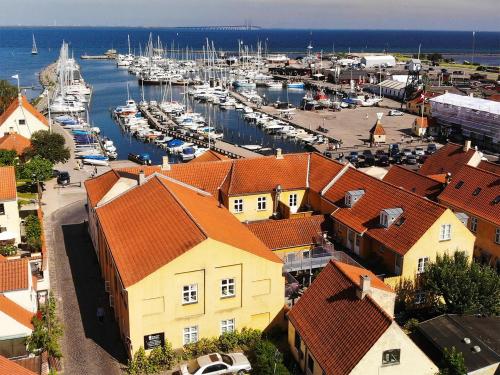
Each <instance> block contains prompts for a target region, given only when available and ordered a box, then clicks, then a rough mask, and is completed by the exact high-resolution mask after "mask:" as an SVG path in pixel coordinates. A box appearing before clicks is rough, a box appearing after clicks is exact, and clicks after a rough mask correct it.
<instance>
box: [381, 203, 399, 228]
mask: <svg viewBox="0 0 500 375" xmlns="http://www.w3.org/2000/svg"><path fill="white" fill-rule="evenodd" d="M402 214H403V209H402V208H400V207H396V208H385V209H383V210H382V211H380V225H382V226H383V227H385V228H389V227H390V226H391V225H392V224H394V222H395V221H396V220H397V219H398V218H399V217H400V216H401V215H402Z"/></svg>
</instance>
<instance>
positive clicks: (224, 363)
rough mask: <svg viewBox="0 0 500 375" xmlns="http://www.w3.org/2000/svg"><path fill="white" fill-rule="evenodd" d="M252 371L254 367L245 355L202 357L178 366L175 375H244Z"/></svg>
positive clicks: (210, 355)
mask: <svg viewBox="0 0 500 375" xmlns="http://www.w3.org/2000/svg"><path fill="white" fill-rule="evenodd" d="M251 370H252V366H251V365H250V362H249V361H248V359H247V357H245V355H244V354H243V353H229V354H219V353H212V354H208V355H202V356H201V357H198V358H197V359H193V360H191V361H189V362H188V363H184V364H181V365H179V366H178V368H177V370H176V371H174V372H173V374H174V375H201V374H210V375H222V374H238V375H243V374H246V373H247V372H249V371H251Z"/></svg>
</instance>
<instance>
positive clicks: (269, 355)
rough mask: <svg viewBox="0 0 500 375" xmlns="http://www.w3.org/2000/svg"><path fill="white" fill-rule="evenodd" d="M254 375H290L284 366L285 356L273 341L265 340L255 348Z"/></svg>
mask: <svg viewBox="0 0 500 375" xmlns="http://www.w3.org/2000/svg"><path fill="white" fill-rule="evenodd" d="M252 368H253V373H255V374H259V375H289V374H290V373H289V371H288V369H287V368H286V367H285V365H284V364H283V355H282V354H281V353H280V352H279V350H278V349H277V348H276V346H274V344H273V343H272V342H271V341H268V340H263V341H260V342H259V343H257V345H256V346H255V361H254V363H253V364H252Z"/></svg>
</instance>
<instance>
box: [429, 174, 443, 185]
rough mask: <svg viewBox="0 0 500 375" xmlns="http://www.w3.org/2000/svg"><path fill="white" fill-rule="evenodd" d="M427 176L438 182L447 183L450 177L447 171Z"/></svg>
mask: <svg viewBox="0 0 500 375" xmlns="http://www.w3.org/2000/svg"><path fill="white" fill-rule="evenodd" d="M426 177H429V178H430V179H431V180H434V181H436V182H440V183H441V184H444V183H446V180H447V179H448V176H447V174H446V173H442V174H430V175H427V176H426Z"/></svg>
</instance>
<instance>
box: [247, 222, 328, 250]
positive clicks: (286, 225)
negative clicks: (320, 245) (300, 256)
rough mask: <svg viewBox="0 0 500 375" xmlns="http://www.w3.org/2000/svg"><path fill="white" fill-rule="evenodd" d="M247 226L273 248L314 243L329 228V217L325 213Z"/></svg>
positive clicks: (286, 247) (254, 223)
mask: <svg viewBox="0 0 500 375" xmlns="http://www.w3.org/2000/svg"><path fill="white" fill-rule="evenodd" d="M247 226H248V229H250V230H251V231H252V232H253V233H254V234H255V235H256V236H257V237H258V238H259V239H260V240H261V241H262V242H264V243H265V244H266V246H267V247H269V248H270V249H272V250H279V249H289V248H291V247H297V246H307V245H313V244H314V243H315V240H316V238H317V237H318V235H320V234H321V233H322V232H326V231H327V230H328V224H327V217H325V216H323V215H314V216H309V217H303V218H297V219H287V220H264V221H256V222H253V223H249V224H247Z"/></svg>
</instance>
